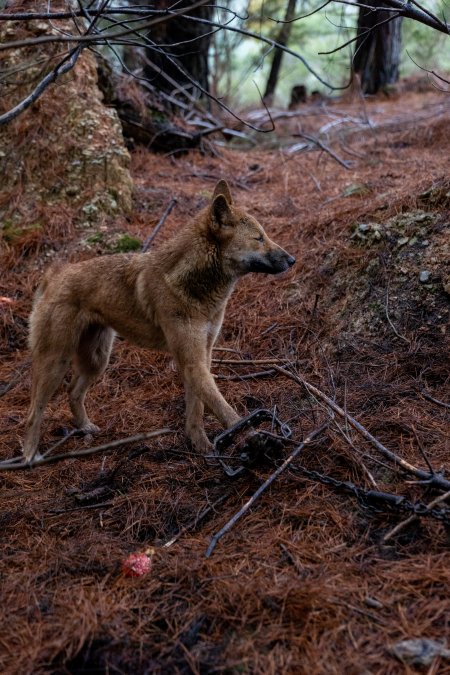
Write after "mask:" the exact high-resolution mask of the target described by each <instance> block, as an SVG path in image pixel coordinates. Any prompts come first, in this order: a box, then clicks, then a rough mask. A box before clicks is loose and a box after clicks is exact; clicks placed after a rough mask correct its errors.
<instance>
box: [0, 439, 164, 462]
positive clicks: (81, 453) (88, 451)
mask: <svg viewBox="0 0 450 675" xmlns="http://www.w3.org/2000/svg"><path fill="white" fill-rule="evenodd" d="M174 433H176V432H175V431H173V430H172V429H156V430H155V431H149V432H147V433H144V434H137V435H136V436H129V437H128V438H119V439H118V440H117V441H111V443H103V445H97V446H94V447H92V448H84V449H83V450H74V451H73V452H67V453H65V454H63V455H53V456H52V457H42V458H41V459H36V460H35V461H32V462H31V463H28V462H24V463H23V464H16V463H14V461H15V460H10V461H7V462H0V471H17V470H20V469H22V470H23V469H34V468H35V467H37V466H42V465H43V464H53V463H55V462H60V461H62V460H64V459H73V458H74V457H86V456H88V455H95V454H96V453H98V452H103V451H104V450H112V449H113V448H118V447H119V446H121V445H129V444H130V443H139V442H140V441H146V440H148V439H149V438H156V437H157V436H162V435H163V434H174Z"/></svg>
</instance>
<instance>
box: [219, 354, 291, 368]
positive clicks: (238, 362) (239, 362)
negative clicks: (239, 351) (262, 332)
mask: <svg viewBox="0 0 450 675" xmlns="http://www.w3.org/2000/svg"><path fill="white" fill-rule="evenodd" d="M224 351H225V350H224ZM233 351H234V350H233ZM212 362H213V363H218V364H219V365H220V364H223V365H225V366H228V365H229V366H258V365H261V364H264V363H267V364H269V365H270V364H272V363H292V362H291V361H289V359H278V358H274V359H212Z"/></svg>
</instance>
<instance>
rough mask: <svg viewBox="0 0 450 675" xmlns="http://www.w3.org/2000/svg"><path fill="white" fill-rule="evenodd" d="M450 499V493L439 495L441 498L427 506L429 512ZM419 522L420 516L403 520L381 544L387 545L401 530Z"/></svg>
mask: <svg viewBox="0 0 450 675" xmlns="http://www.w3.org/2000/svg"><path fill="white" fill-rule="evenodd" d="M449 497H450V491H449V492H445V493H444V494H443V495H439V497H436V499H433V501H432V502H430V503H429V504H427V510H428V511H431V509H433V508H434V507H435V506H437V505H438V504H441V503H442V502H445V501H446V500H447V499H448V498H449ZM421 515H422V514H421ZM417 520H419V516H414V515H413V516H409V518H406V519H405V520H402V521H401V522H400V523H398V524H397V525H396V526H395V527H394V528H392V530H390V531H389V532H388V533H387V534H385V535H384V537H383V539H382V540H381V543H382V544H385V543H386V542H387V541H389V539H392V537H393V536H394V535H396V534H398V533H399V532H400V531H401V530H403V529H404V528H405V527H407V526H408V525H411V524H412V523H415V522H416V521H417Z"/></svg>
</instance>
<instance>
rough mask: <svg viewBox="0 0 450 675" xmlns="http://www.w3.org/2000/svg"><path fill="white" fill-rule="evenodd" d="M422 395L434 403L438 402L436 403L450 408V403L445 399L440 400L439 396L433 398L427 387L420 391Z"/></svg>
mask: <svg viewBox="0 0 450 675" xmlns="http://www.w3.org/2000/svg"><path fill="white" fill-rule="evenodd" d="M420 394H421V396H423V397H424V398H426V399H427V401H431V402H432V403H436V405H440V406H442V407H443V408H450V403H444V401H439V399H437V398H433V396H430V394H428V393H427V392H426V391H425V389H422V390H421V392H420Z"/></svg>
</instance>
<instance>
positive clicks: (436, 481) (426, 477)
mask: <svg viewBox="0 0 450 675" xmlns="http://www.w3.org/2000/svg"><path fill="white" fill-rule="evenodd" d="M273 367H274V369H275V370H278V371H279V372H280V373H283V374H284V375H285V376H286V377H288V378H289V379H291V380H293V381H294V382H297V384H299V385H300V386H301V387H305V389H306V390H307V391H308V392H310V393H311V394H313V395H314V396H316V397H317V398H319V399H320V400H322V401H323V402H324V403H326V404H327V406H329V407H330V408H331V409H332V410H333V411H334V412H335V413H337V414H338V415H339V416H340V417H342V418H343V419H345V420H347V422H348V423H349V424H350V425H351V426H352V427H353V428H354V429H356V431H358V432H359V433H360V434H361V435H362V436H363V437H364V438H365V439H366V440H367V441H369V442H370V443H371V444H372V445H373V446H374V447H375V448H376V449H377V450H378V452H380V453H381V454H382V455H384V457H387V458H388V459H389V460H390V461H391V462H393V463H394V464H395V465H397V466H400V467H402V469H404V470H405V471H407V472H408V473H409V474H412V475H413V476H415V477H416V478H418V479H419V480H421V481H426V482H427V483H428V485H430V487H435V488H439V489H440V490H446V491H447V490H449V489H450V481H449V480H446V479H445V478H444V477H443V476H442V475H440V474H438V473H434V474H433V473H429V472H428V471H423V469H418V468H417V467H415V466H414V465H413V464H410V463H409V462H407V461H406V460H405V459H403V458H402V457H399V456H398V455H396V454H395V452H392V450H389V449H388V448H387V447H386V446H385V445H383V444H382V443H381V442H380V441H379V440H378V439H376V438H375V436H372V434H371V433H370V432H369V431H367V429H366V428H365V427H363V425H362V424H360V422H358V421H357V420H355V418H354V417H352V416H351V415H349V414H348V413H346V412H345V410H343V409H342V408H341V407H340V406H339V405H338V404H337V403H335V402H334V401H332V400H331V398H329V397H328V396H327V395H326V394H324V393H323V392H322V391H320V389H317V387H315V386H314V385H312V384H310V383H309V382H307V381H306V380H304V379H303V378H302V377H299V376H298V375H294V373H291V372H289V371H288V370H286V369H285V368H281V367H280V366H277V365H274V366H273Z"/></svg>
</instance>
